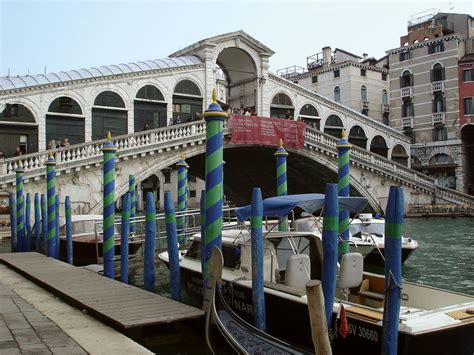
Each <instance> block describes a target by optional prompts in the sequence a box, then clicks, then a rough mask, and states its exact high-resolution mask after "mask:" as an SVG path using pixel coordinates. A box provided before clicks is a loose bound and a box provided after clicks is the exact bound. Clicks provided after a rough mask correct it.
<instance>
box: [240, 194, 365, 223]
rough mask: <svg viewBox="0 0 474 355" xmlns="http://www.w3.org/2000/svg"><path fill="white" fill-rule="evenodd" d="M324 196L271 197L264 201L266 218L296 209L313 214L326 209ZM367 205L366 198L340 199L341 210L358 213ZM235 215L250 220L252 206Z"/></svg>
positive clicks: (282, 214)
mask: <svg viewBox="0 0 474 355" xmlns="http://www.w3.org/2000/svg"><path fill="white" fill-rule="evenodd" d="M324 197H325V195H324V194H299V195H287V196H276V197H270V198H266V199H265V200H263V216H264V217H286V216H288V214H289V213H290V212H291V211H292V210H293V209H295V207H299V208H301V209H302V210H303V211H304V212H307V213H313V212H314V211H317V210H319V209H321V208H323V207H324ZM366 205H367V199H366V198H365V197H339V208H342V209H348V210H349V211H350V212H355V213H358V212H360V211H362V210H363V209H364V207H365V206H366ZM235 215H236V216H237V218H238V219H239V220H240V221H245V220H247V219H249V218H250V215H251V206H250V205H247V206H243V207H239V208H236V209H235Z"/></svg>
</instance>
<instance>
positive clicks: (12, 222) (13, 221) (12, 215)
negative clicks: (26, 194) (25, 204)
mask: <svg viewBox="0 0 474 355" xmlns="http://www.w3.org/2000/svg"><path fill="white" fill-rule="evenodd" d="M8 210H9V211H10V230H11V238H10V249H11V252H12V253H13V252H15V251H16V247H17V231H16V200H15V194H14V193H11V194H10V197H9V199H8Z"/></svg>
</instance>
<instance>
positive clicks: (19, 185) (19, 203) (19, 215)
mask: <svg viewBox="0 0 474 355" xmlns="http://www.w3.org/2000/svg"><path fill="white" fill-rule="evenodd" d="M15 172H16V236H17V240H16V243H17V244H16V247H17V250H16V251H19V252H22V251H25V215H24V214H23V213H24V211H25V200H24V198H23V173H24V172H25V170H24V169H23V167H21V166H20V167H18V168H17V169H16V170H15Z"/></svg>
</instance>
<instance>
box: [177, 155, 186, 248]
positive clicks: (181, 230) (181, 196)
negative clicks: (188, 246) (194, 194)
mask: <svg viewBox="0 0 474 355" xmlns="http://www.w3.org/2000/svg"><path fill="white" fill-rule="evenodd" d="M176 166H177V167H178V212H180V214H184V213H186V211H187V209H188V168H189V165H188V164H187V163H186V161H185V160H184V154H181V159H180V160H179V161H178V164H176ZM177 222H178V223H177V228H178V231H177V232H178V235H179V239H178V242H179V244H180V245H183V244H184V243H185V242H186V235H185V231H186V223H187V221H186V217H184V216H181V217H178V219H177Z"/></svg>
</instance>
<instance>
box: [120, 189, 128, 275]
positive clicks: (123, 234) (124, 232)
mask: <svg viewBox="0 0 474 355" xmlns="http://www.w3.org/2000/svg"><path fill="white" fill-rule="evenodd" d="M129 235H130V193H129V192H127V193H126V194H125V195H123V199H122V226H121V229H120V280H121V281H122V282H123V283H126V284H128V247H129V245H128V238H129Z"/></svg>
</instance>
